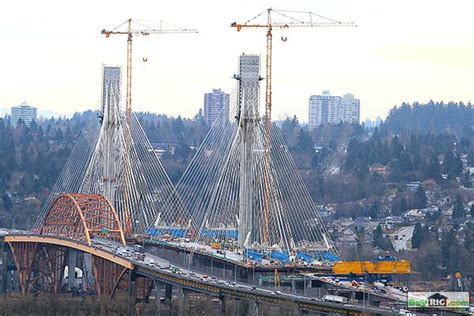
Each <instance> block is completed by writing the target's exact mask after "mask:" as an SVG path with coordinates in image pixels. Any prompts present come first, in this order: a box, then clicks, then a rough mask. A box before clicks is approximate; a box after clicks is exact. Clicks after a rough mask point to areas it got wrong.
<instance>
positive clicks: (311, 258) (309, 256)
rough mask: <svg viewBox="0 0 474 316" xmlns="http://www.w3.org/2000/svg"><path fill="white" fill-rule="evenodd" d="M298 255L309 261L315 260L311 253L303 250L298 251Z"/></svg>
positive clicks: (299, 257)
mask: <svg viewBox="0 0 474 316" xmlns="http://www.w3.org/2000/svg"><path fill="white" fill-rule="evenodd" d="M296 257H297V258H298V259H301V260H303V261H304V262H307V263H311V262H312V261H313V257H311V255H309V254H307V253H304V252H301V251H298V252H296Z"/></svg>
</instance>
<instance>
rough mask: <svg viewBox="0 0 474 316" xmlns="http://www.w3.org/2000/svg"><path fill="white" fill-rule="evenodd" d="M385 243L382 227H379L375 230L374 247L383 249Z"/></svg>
mask: <svg viewBox="0 0 474 316" xmlns="http://www.w3.org/2000/svg"><path fill="white" fill-rule="evenodd" d="M383 243H384V236H383V230H382V226H380V224H379V225H377V228H375V230H374V247H378V248H380V249H382V247H383Z"/></svg>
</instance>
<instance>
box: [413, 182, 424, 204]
mask: <svg viewBox="0 0 474 316" xmlns="http://www.w3.org/2000/svg"><path fill="white" fill-rule="evenodd" d="M413 204H414V205H413V208H425V207H426V193H425V190H423V188H422V187H421V185H420V186H419V187H418V189H416V192H415V199H414V201H413Z"/></svg>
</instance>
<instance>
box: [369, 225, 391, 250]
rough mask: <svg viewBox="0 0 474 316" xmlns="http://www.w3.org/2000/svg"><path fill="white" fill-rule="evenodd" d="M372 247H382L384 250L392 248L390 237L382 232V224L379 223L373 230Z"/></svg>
mask: <svg viewBox="0 0 474 316" xmlns="http://www.w3.org/2000/svg"><path fill="white" fill-rule="evenodd" d="M373 245H374V247H377V248H379V249H382V250H384V251H390V250H393V246H392V243H391V242H390V239H389V238H388V237H386V236H384V234H383V230H382V226H381V225H380V224H379V225H377V228H375V230H374V243H373Z"/></svg>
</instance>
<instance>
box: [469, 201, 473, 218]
mask: <svg viewBox="0 0 474 316" xmlns="http://www.w3.org/2000/svg"><path fill="white" fill-rule="evenodd" d="M469 213H471V218H474V204H471V209H470V211H469Z"/></svg>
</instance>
